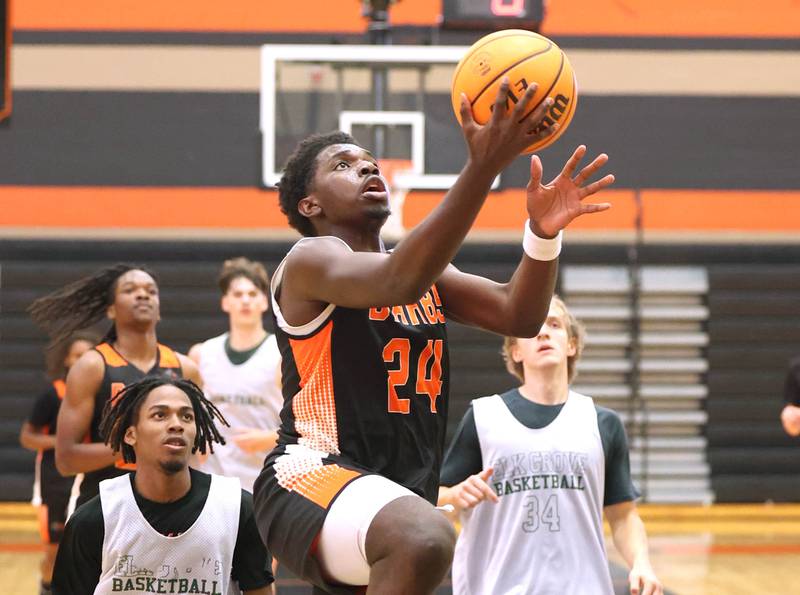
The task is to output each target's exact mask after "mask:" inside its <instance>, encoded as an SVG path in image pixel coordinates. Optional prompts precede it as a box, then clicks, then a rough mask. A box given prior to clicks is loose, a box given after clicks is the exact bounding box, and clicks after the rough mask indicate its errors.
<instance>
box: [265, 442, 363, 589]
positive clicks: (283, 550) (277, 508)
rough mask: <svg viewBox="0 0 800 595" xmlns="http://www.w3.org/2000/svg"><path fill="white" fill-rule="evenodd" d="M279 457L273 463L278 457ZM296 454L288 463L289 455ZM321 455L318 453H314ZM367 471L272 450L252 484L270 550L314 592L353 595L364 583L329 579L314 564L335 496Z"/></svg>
mask: <svg viewBox="0 0 800 595" xmlns="http://www.w3.org/2000/svg"><path fill="white" fill-rule="evenodd" d="M281 457H287V458H284V459H282V460H281V461H280V462H279V463H278V465H277V466H278V468H277V469H276V462H278V459H280V458H281ZM295 458H296V463H297V464H294V461H292V462H291V463H290V462H289V461H291V459H295ZM317 461H319V459H317ZM370 474H372V472H371V471H368V470H366V469H361V468H359V467H358V466H357V465H351V464H349V463H347V462H343V461H341V460H331V459H327V458H326V459H322V466H319V465H318V464H317V465H316V466H313V465H310V464H309V463H308V460H307V459H304V458H303V457H296V455H294V454H292V455H288V454H286V453H285V452H284V447H279V448H277V449H275V450H274V451H272V453H270V454H269V456H267V459H266V460H265V461H264V468H263V469H262V470H261V474H260V475H259V476H258V479H256V482H255V485H254V487H253V497H254V503H255V514H256V523H257V524H258V530H259V532H260V533H261V538H262V539H263V540H264V543H265V544H266V546H267V549H268V550H269V552H270V553H271V554H272V555H273V556H274V557H275V558H277V560H278V561H279V562H280V563H281V564H283V565H284V566H286V568H288V569H289V570H291V571H292V572H293V573H294V574H296V575H297V576H299V577H300V578H302V579H304V580H306V581H308V582H310V583H311V584H313V585H314V586H315V589H314V593H333V594H335V595H352V594H353V593H360V592H363V591H364V588H363V587H351V586H346V585H336V584H331V583H329V582H327V581H326V580H325V579H324V578H323V577H322V574H321V571H320V568H319V565H318V564H317V559H316V556H315V555H314V553H315V551H316V545H317V540H318V537H319V533H320V531H321V530H322V525H323V523H324V522H325V517H326V515H327V514H328V510H330V507H331V505H332V504H333V502H334V500H336V497H337V496H338V495H339V494H340V493H341V491H342V490H343V489H344V488H345V487H347V486H348V485H349V484H350V482H352V481H353V480H355V479H357V478H359V477H362V476H364V475H370Z"/></svg>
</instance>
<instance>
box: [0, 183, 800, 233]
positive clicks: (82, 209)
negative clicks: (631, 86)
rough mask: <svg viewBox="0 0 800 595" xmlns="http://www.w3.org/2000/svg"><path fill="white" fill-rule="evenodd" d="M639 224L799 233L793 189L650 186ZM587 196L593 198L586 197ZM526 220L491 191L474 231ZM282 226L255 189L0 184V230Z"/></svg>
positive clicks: (270, 202) (427, 203) (619, 196)
mask: <svg viewBox="0 0 800 595" xmlns="http://www.w3.org/2000/svg"><path fill="white" fill-rule="evenodd" d="M442 196H443V193H441V192H411V193H409V194H408V196H407V197H406V200H405V207H404V211H403V221H404V224H405V226H406V227H407V228H410V227H413V226H414V225H416V224H417V223H419V222H420V221H421V220H422V219H423V218H424V217H425V216H426V215H427V214H428V213H430V212H431V210H433V209H434V208H435V207H436V205H437V204H438V203H439V201H441V199H442ZM640 197H641V201H642V205H643V214H644V215H643V220H644V227H645V229H650V230H669V231H681V230H689V231H702V230H709V231H775V232H780V231H783V232H792V231H796V232H798V233H800V191H729V190H653V189H646V190H642V191H641V192H640ZM589 200H593V199H589ZM594 201H595V202H604V201H607V202H610V203H611V204H612V205H613V206H612V208H611V209H610V210H609V211H606V212H604V213H597V214H593V215H587V216H584V217H581V218H579V219H577V220H576V221H574V222H573V223H572V224H571V225H570V229H573V230H593V231H602V230H604V229H606V230H630V229H633V227H634V218H635V214H636V203H635V193H634V191H633V190H625V189H622V190H608V191H606V192H604V193H603V194H601V195H600V196H599V197H597V198H596V199H594ZM526 217H527V214H526V210H525V190H524V189H522V188H513V189H508V190H504V191H501V192H493V193H492V194H491V195H490V196H489V198H488V199H487V200H486V204H485V205H484V207H483V209H482V210H481V212H480V214H479V215H478V219H477V222H476V224H475V229H479V230H484V231H504V230H512V231H513V230H516V229H518V228H519V227H520V226H521V224H522V222H523V221H525V219H526ZM2 226H7V227H45V228H46V227H54V228H56V227H57V228H65V227H74V228H108V227H122V228H145V229H147V228H150V229H158V228H219V229H281V230H286V229H288V224H287V223H286V217H285V216H284V215H283V213H281V211H280V208H279V207H278V197H277V193H276V192H275V191H274V190H259V189H257V188H173V187H151V188H139V187H137V188H131V187H70V186H65V187H62V186H47V187H37V186H0V227H2Z"/></svg>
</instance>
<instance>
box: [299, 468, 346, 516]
mask: <svg viewBox="0 0 800 595" xmlns="http://www.w3.org/2000/svg"><path fill="white" fill-rule="evenodd" d="M360 475H361V473H359V472H358V471H353V470H352V469H345V468H344V467H340V466H339V465H323V466H322V467H319V468H317V469H314V470H313V471H309V472H308V473H304V474H303V475H301V476H299V477H298V478H297V479H296V480H295V481H294V485H293V486H292V489H293V490H294V491H295V492H297V493H298V494H300V495H301V496H304V497H305V498H308V499H309V500H311V501H312V502H313V503H314V504H316V505H318V506H321V507H322V508H325V509H327V508H328V506H330V504H331V502H332V501H333V499H334V498H335V497H336V495H337V494H338V493H339V492H341V491H342V488H344V486H346V485H347V484H348V483H349V482H351V481H352V480H353V479H355V478H356V477H359V476H360Z"/></svg>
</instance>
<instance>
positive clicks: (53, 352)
mask: <svg viewBox="0 0 800 595" xmlns="http://www.w3.org/2000/svg"><path fill="white" fill-rule="evenodd" d="M97 339H98V337H97V336H95V335H93V334H91V333H86V332H83V333H75V334H74V335H72V336H70V337H68V338H67V339H66V340H65V341H63V342H62V343H60V344H58V345H55V346H54V347H53V348H51V349H50V350H48V352H47V373H48V376H50V378H51V379H52V383H51V385H50V387H48V389H47V390H46V391H44V392H43V393H42V394H41V395H39V397H38V398H37V399H36V401H35V402H34V404H33V409H32V410H31V414H30V417H29V418H28V420H27V421H26V422H25V423H23V424H22V430H21V431H20V435H19V442H20V444H21V445H22V446H23V447H25V448H29V449H30V450H36V451H38V454H37V456H36V471H35V475H34V484H33V505H34V506H37V507H38V511H39V525H40V532H41V535H42V540H43V541H44V543H45V551H44V556H43V558H42V563H41V566H40V570H41V573H42V578H41V584H40V586H39V593H40V595H47V594H49V593H50V581H51V578H52V576H53V562H54V561H55V559H56V552H57V551H58V543H59V541H61V535H62V534H63V532H64V523H65V522H66V521H67V505H68V504H69V495H70V489H71V487H72V483H73V480H72V478H71V477H63V476H62V475H61V474H60V473H59V472H58V470H57V469H56V462H55V447H56V437H55V431H56V420H57V418H58V410H59V408H60V407H61V400H62V399H63V398H64V393H65V392H66V383H65V382H64V379H65V378H66V376H67V372H68V371H69V369H70V367H72V365H73V364H74V363H75V362H76V361H78V358H80V357H81V356H82V355H83V354H84V353H85V352H86V351H88V350H89V349H91V348H92V347H94V345H95V344H96V343H97Z"/></svg>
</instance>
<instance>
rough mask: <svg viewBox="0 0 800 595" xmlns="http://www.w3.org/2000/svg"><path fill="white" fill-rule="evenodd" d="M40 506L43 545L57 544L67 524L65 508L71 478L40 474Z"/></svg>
mask: <svg viewBox="0 0 800 595" xmlns="http://www.w3.org/2000/svg"><path fill="white" fill-rule="evenodd" d="M40 490H41V495H42V505H41V508H40V510H39V523H40V533H41V535H42V540H43V541H44V542H45V543H59V542H60V541H61V537H62V535H63V534H64V525H65V524H66V522H67V507H68V506H69V495H70V491H71V490H72V478H71V477H61V476H60V475H57V476H50V475H49V474H47V473H43V474H42V480H41V486H40Z"/></svg>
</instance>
